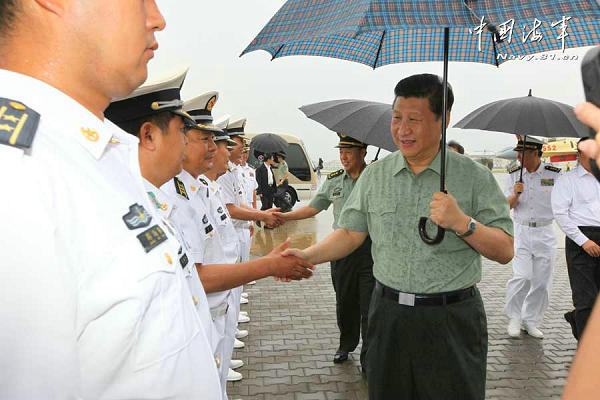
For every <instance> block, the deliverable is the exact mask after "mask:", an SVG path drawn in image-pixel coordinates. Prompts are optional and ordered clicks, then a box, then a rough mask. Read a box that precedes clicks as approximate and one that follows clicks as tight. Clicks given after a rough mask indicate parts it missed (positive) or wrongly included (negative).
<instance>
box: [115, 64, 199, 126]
mask: <svg viewBox="0 0 600 400" xmlns="http://www.w3.org/2000/svg"><path fill="white" fill-rule="evenodd" d="M187 71H188V70H187V68H186V69H185V70H183V71H181V72H179V73H177V74H175V75H171V76H168V77H167V78H164V79H160V80H157V81H156V82H152V83H148V84H144V85H142V86H140V87H139V88H138V89H137V90H135V91H134V92H133V93H131V94H130V95H129V96H127V97H124V98H121V99H115V100H113V101H112V102H111V103H110V105H109V106H108V108H107V109H106V111H104V116H105V117H106V118H108V119H109V120H111V121H112V122H114V123H115V124H117V125H118V126H121V127H122V126H123V125H125V124H127V123H128V122H131V121H135V120H138V119H140V118H144V117H149V116H152V115H155V114H159V113H162V112H165V111H169V112H171V113H173V114H175V115H179V116H180V117H181V118H183V122H184V123H185V125H186V127H188V128H191V127H193V126H195V121H194V119H193V118H192V117H191V116H190V115H189V114H188V113H186V112H185V111H184V110H183V101H181V86H182V85H183V81H184V80H185V76H186V74H187Z"/></svg>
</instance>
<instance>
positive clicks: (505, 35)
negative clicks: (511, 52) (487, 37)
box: [469, 16, 571, 53]
mask: <svg viewBox="0 0 600 400" xmlns="http://www.w3.org/2000/svg"><path fill="white" fill-rule="evenodd" d="M570 20H571V17H565V16H563V17H562V18H561V19H560V20H558V21H552V22H550V23H549V24H547V26H545V24H544V22H543V21H541V20H539V19H537V18H535V19H534V20H533V23H532V24H531V25H522V26H521V37H519V38H518V39H517V40H520V41H521V43H522V44H526V43H528V42H529V43H540V42H542V41H543V40H545V39H546V35H548V36H550V37H552V38H553V39H554V40H556V41H557V42H559V43H560V49H561V50H562V52H563V53H564V51H565V49H566V47H567V43H566V41H567V40H568V37H569V36H571V34H570V33H569V21H570ZM488 24H489V23H488V22H487V21H486V19H485V17H481V20H480V21H479V25H477V26H476V27H474V28H472V29H469V34H471V35H473V36H475V37H476V39H477V50H478V51H479V52H481V51H482V49H481V43H482V36H483V33H484V31H485V30H486V28H488ZM497 29H498V35H496V36H493V37H492V40H493V41H494V42H495V43H497V42H505V43H509V44H510V43H512V41H513V36H514V35H513V33H514V30H515V20H514V19H509V20H507V21H505V22H503V23H501V24H499V25H498V27H497ZM548 30H551V31H552V32H548ZM555 35H556V36H555Z"/></svg>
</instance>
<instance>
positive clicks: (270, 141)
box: [250, 133, 289, 154]
mask: <svg viewBox="0 0 600 400" xmlns="http://www.w3.org/2000/svg"><path fill="white" fill-rule="evenodd" d="M288 146H289V145H288V142H286V140H285V139H284V138H282V137H281V136H278V135H275V134H274V133H261V134H260V135H256V136H254V137H253V138H252V141H251V142H250V148H251V149H252V150H253V151H255V152H256V151H258V152H259V153H262V154H273V153H285V151H286V150H287V148H288Z"/></svg>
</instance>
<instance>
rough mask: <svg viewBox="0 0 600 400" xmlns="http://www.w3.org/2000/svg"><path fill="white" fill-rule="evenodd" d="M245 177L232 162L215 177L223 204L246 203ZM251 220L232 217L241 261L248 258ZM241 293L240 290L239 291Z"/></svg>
mask: <svg viewBox="0 0 600 400" xmlns="http://www.w3.org/2000/svg"><path fill="white" fill-rule="evenodd" d="M244 180H245V178H243V176H242V170H241V167H240V166H238V165H235V164H233V163H231V162H230V163H229V170H228V171H227V172H225V174H223V175H222V176H220V177H219V179H217V183H218V184H219V185H221V188H222V199H223V202H224V203H225V204H233V205H235V206H238V207H240V206H242V205H248V200H247V198H248V196H247V194H246V185H245V182H244ZM251 225H252V222H250V221H242V220H237V219H233V226H234V227H235V230H236V232H237V234H238V237H239V241H240V246H241V255H242V262H245V261H248V260H249V259H250V244H251V238H250V226H251ZM240 294H241V292H240Z"/></svg>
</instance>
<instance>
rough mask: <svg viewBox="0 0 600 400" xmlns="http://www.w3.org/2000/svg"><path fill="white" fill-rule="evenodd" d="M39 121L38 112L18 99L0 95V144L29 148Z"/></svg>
mask: <svg viewBox="0 0 600 400" xmlns="http://www.w3.org/2000/svg"><path fill="white" fill-rule="evenodd" d="M39 123H40V114H38V113H37V112H35V111H34V110H32V109H31V108H28V107H27V106H25V105H23V104H22V103H19V102H18V101H14V100H10V99H4V98H1V97H0V144H5V145H8V146H12V147H18V148H20V149H29V148H30V147H31V144H32V143H33V138H34V137H35V134H36V132H37V128H38V125H39Z"/></svg>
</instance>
